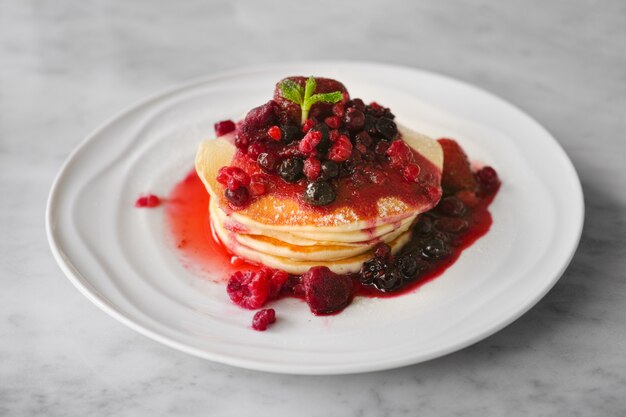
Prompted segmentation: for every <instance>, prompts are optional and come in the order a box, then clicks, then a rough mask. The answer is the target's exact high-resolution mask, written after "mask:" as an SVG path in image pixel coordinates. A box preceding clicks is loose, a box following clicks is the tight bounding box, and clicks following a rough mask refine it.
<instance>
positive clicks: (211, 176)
mask: <svg viewBox="0 0 626 417" xmlns="http://www.w3.org/2000/svg"><path fill="white" fill-rule="evenodd" d="M398 130H399V131H400V133H401V134H402V138H403V140H404V141H405V142H406V143H407V144H408V145H409V146H410V147H412V148H413V149H415V150H416V151H417V152H418V153H419V154H421V155H422V156H423V157H424V158H425V159H427V160H428V161H430V163H432V164H433V165H434V166H435V167H436V168H437V169H438V170H439V172H441V169H442V167H443V151H442V150H441V146H440V145H439V144H438V143H437V141H435V140H433V139H431V138H429V137H427V136H425V135H422V134H419V133H416V132H413V131H411V130H409V129H407V128H404V127H402V126H398ZM235 153H236V148H235V146H234V145H233V143H232V136H230V137H225V136H223V137H220V138H218V139H213V140H207V141H204V142H202V143H201V144H200V148H199V149H198V152H197V154H196V171H197V172H198V175H199V176H200V178H201V179H202V181H203V182H204V184H205V186H206V188H207V190H208V192H209V193H210V195H211V198H213V199H214V200H215V201H217V203H218V206H219V207H220V208H221V209H222V210H224V211H226V212H228V213H229V216H230V217H231V218H232V220H233V221H235V222H237V223H238V224H239V225H241V226H243V227H245V228H246V230H248V231H250V232H252V233H255V234H266V233H268V232H277V231H278V232H289V233H308V232H334V233H345V232H352V231H359V230H364V229H371V228H373V227H376V226H380V225H383V224H388V223H394V222H397V221H400V220H403V219H406V218H407V217H410V216H411V215H415V214H418V213H421V212H424V211H427V210H429V209H431V208H432V207H434V205H435V204H436V203H437V201H435V200H433V199H424V201H423V202H420V204H417V205H411V204H408V203H407V202H406V201H402V200H401V199H399V198H396V197H393V196H388V197H387V196H382V197H381V198H379V199H378V201H377V202H376V211H375V212H374V213H372V214H371V215H370V216H368V217H367V218H363V217H362V216H361V215H360V214H359V212H358V211H357V210H355V209H354V207H350V206H340V207H336V208H335V209H333V210H329V211H328V212H324V213H320V210H318V209H317V208H315V207H311V206H308V205H303V204H301V203H300V202H299V201H298V200H296V199H291V198H280V197H278V196H276V195H274V194H272V193H269V194H266V195H263V196H261V197H259V198H257V199H255V200H254V201H252V202H251V203H250V204H249V205H247V206H246V207H245V208H242V209H238V210H237V211H233V210H232V209H231V208H230V206H229V204H228V202H227V201H226V198H225V197H224V193H223V190H224V188H223V186H222V185H221V184H219V183H218V182H217V180H216V177H217V172H218V170H219V168H221V167H223V166H228V165H230V164H231V163H232V160H233V157H234V156H235Z"/></svg>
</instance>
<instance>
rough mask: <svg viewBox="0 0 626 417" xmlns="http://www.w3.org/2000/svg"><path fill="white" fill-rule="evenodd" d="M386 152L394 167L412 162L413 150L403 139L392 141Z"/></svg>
mask: <svg viewBox="0 0 626 417" xmlns="http://www.w3.org/2000/svg"><path fill="white" fill-rule="evenodd" d="M386 154H387V156H388V157H389V160H390V162H391V166H392V167H394V168H401V167H404V166H406V165H408V164H409V163H411V162H413V152H412V151H411V148H409V145H407V144H406V142H404V141H403V140H396V141H394V142H392V143H391V145H390V146H389V149H387V152H386Z"/></svg>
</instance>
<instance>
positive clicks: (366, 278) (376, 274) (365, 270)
mask: <svg viewBox="0 0 626 417" xmlns="http://www.w3.org/2000/svg"><path fill="white" fill-rule="evenodd" d="M386 269H387V263H386V262H385V260H384V259H383V258H379V257H374V258H372V259H370V260H369V261H367V262H365V263H364V264H363V266H362V267H361V271H360V272H359V280H360V281H361V282H362V283H363V284H371V283H373V282H374V281H375V280H376V279H377V278H380V277H381V276H382V275H384V274H385V270H386Z"/></svg>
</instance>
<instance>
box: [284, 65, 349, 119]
mask: <svg viewBox="0 0 626 417" xmlns="http://www.w3.org/2000/svg"><path fill="white" fill-rule="evenodd" d="M316 87H317V82H316V81H315V78H314V77H313V76H311V77H309V78H308V79H307V80H306V83H305V85H304V88H302V87H301V86H300V85H299V84H298V83H296V82H294V81H292V80H290V79H285V80H283V82H281V83H280V93H281V94H282V96H283V97H284V98H286V99H287V100H289V101H291V102H292V103H295V104H298V105H300V109H301V110H302V120H301V123H302V124H304V122H306V119H307V118H308V117H309V110H311V106H313V105H314V104H315V103H329V104H333V103H337V102H338V101H341V100H342V99H343V93H342V92H341V91H334V92H332V93H319V94H314V93H315V88H316Z"/></svg>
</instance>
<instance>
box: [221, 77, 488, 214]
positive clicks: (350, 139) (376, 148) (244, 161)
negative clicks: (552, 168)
mask: <svg viewBox="0 0 626 417" xmlns="http://www.w3.org/2000/svg"><path fill="white" fill-rule="evenodd" d="M394 119H395V116H394V115H393V113H391V111H390V110H389V109H388V108H386V107H383V106H382V105H380V104H378V103H376V102H372V103H370V104H365V103H364V102H363V100H361V99H359V98H352V99H351V98H350V95H349V94H348V92H347V90H346V89H345V87H344V86H343V84H341V83H339V82H337V81H335V80H330V79H326V78H313V77H311V78H308V79H306V78H304V77H289V78H286V79H284V80H282V81H281V82H279V83H278V84H277V86H276V90H275V93H274V98H273V99H272V100H270V101H268V102H267V103H265V104H263V105H261V106H259V107H256V108H254V109H252V110H250V112H248V114H247V115H246V117H245V118H244V120H243V121H242V122H241V123H239V124H238V125H237V126H236V130H235V139H234V142H235V145H236V147H237V149H238V154H237V155H236V157H235V159H236V160H237V163H236V165H238V166H240V167H241V168H246V170H247V172H248V174H249V175H252V173H253V171H255V170H262V171H263V172H264V173H266V174H267V175H268V177H267V178H266V179H265V183H264V186H263V187H261V186H257V187H255V188H256V190H255V191H254V192H252V190H249V192H248V193H246V192H245V191H238V190H239V187H237V186H235V187H231V186H229V185H228V181H226V182H223V180H220V178H218V181H220V182H221V183H222V184H224V186H225V191H224V192H225V194H226V198H227V200H228V201H229V202H230V203H231V205H232V206H233V207H234V208H235V209H237V208H241V207H244V206H245V205H246V204H248V203H249V202H250V201H252V200H253V199H254V198H255V197H258V196H261V195H263V194H265V193H268V192H271V191H272V190H274V189H276V188H280V187H281V183H280V181H282V182H283V183H286V184H295V185H297V186H298V187H299V188H297V190H298V191H294V192H297V193H298V196H299V200H300V201H301V202H302V203H303V204H308V205H310V206H314V207H322V206H329V205H332V204H333V203H334V202H335V201H337V197H338V196H340V195H342V188H345V187H346V186H347V187H350V186H353V188H354V189H363V188H364V186H367V185H368V184H369V185H372V184H373V185H374V186H380V187H381V189H383V190H384V191H386V192H389V188H384V183H385V182H386V181H387V180H388V177H389V175H390V173H392V174H393V175H398V180H399V181H401V182H402V181H404V182H405V183H407V184H414V185H415V187H417V186H418V185H419V183H420V182H421V181H422V178H423V172H422V171H423V167H422V166H421V164H423V163H424V160H423V159H421V160H419V161H418V160H416V153H415V152H414V151H413V150H412V149H411V148H410V147H409V146H408V145H407V144H406V143H405V142H404V141H403V140H402V138H401V135H400V134H399V132H398V127H397V126H396V123H395V121H394ZM224 123H225V122H220V125H221V124H224ZM233 125H234V124H233ZM216 131H217V125H216ZM226 168H232V167H226ZM396 173H397V174H396ZM231 175H234V174H231ZM487 176H488V175H485V177H487ZM237 181H238V182H239V183H240V184H242V185H241V188H249V187H250V185H249V184H244V181H242V180H241V179H238V180H237ZM393 181H395V177H394V179H393ZM422 188H425V187H422ZM381 192H382V191H381ZM348 194H350V192H345V193H344V195H348ZM405 194H408V195H413V194H414V191H412V190H408V189H407V190H405Z"/></svg>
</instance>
